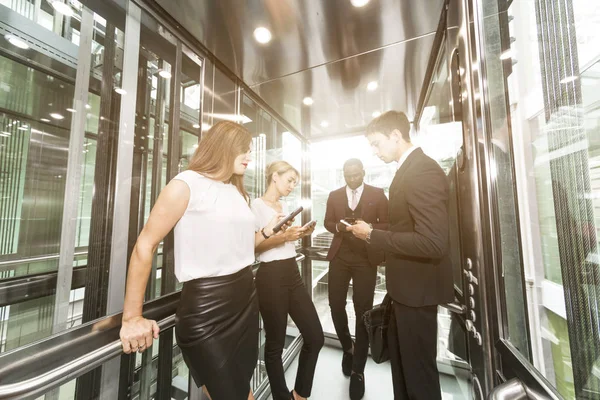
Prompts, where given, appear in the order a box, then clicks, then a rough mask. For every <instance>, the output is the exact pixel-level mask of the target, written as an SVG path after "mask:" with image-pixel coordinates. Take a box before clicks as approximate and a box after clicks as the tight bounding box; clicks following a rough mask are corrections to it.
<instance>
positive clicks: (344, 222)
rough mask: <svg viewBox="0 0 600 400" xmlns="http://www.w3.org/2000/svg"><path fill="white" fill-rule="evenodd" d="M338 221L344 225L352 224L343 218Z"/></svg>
mask: <svg viewBox="0 0 600 400" xmlns="http://www.w3.org/2000/svg"><path fill="white" fill-rule="evenodd" d="M340 222H341V223H342V224H344V225H346V226H352V224H350V223H349V222H348V221H346V220H345V219H340Z"/></svg>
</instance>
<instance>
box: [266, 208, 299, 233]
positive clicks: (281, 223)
mask: <svg viewBox="0 0 600 400" xmlns="http://www.w3.org/2000/svg"><path fill="white" fill-rule="evenodd" d="M302 210H304V207H302V206H300V207H298V208H296V209H295V210H294V211H292V212H291V213H289V214H288V215H287V216H286V217H285V218H283V219H282V220H281V221H279V222H278V223H277V225H275V226H274V227H273V233H277V232H279V231H280V230H281V228H282V227H283V226H284V225H285V224H287V223H288V222H290V221H291V220H293V219H294V217H295V216H296V215H298V214H300V213H301V212H302Z"/></svg>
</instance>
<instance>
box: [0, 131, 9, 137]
mask: <svg viewBox="0 0 600 400" xmlns="http://www.w3.org/2000/svg"><path fill="white" fill-rule="evenodd" d="M0 135H2V136H12V133H10V132H2V133H0Z"/></svg>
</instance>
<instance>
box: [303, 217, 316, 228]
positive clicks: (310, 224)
mask: <svg viewBox="0 0 600 400" xmlns="http://www.w3.org/2000/svg"><path fill="white" fill-rule="evenodd" d="M315 225H317V221H316V220H314V219H313V220H312V221H308V222H307V223H306V224H305V225H304V226H303V227H302V229H311V228H313V227H314V226H315Z"/></svg>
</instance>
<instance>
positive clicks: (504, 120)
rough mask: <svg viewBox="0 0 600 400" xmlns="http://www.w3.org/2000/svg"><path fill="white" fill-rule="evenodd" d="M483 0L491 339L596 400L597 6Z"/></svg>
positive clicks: (583, 1)
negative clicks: (498, 310)
mask: <svg viewBox="0 0 600 400" xmlns="http://www.w3.org/2000/svg"><path fill="white" fill-rule="evenodd" d="M482 3H483V15H482V17H483V18H482V30H483V36H485V38H486V40H485V43H484V49H483V50H484V52H485V62H486V64H485V66H486V68H485V70H484V71H482V72H483V73H484V76H486V77H487V84H488V88H487V93H486V96H487V97H486V98H485V106H486V108H487V110H488V117H489V120H490V121H489V124H488V126H487V130H488V132H487V135H488V143H487V146H488V151H489V152H490V153H491V155H492V156H493V157H492V165H493V167H494V170H493V171H492V174H491V176H490V177H489V179H490V180H491V182H492V183H493V184H494V185H495V187H496V191H495V196H496V198H495V199H494V200H495V202H496V203H497V213H498V219H497V221H498V230H499V237H500V242H499V246H500V248H499V249H498V253H499V256H500V257H499V258H500V260H499V276H498V281H499V283H500V285H501V288H502V289H503V291H504V293H503V298H502V300H501V301H502V302H503V303H505V304H506V307H505V309H504V310H503V315H502V321H501V322H502V323H501V328H502V331H501V337H502V338H503V339H504V340H505V341H506V343H507V346H510V348H511V349H513V351H514V352H518V353H520V354H522V356H523V357H525V358H526V359H528V360H529V362H530V364H531V366H532V367H533V368H535V370H536V371H537V373H539V375H541V376H542V377H543V378H544V379H545V380H546V381H547V382H548V383H549V384H550V385H551V386H553V387H555V388H556V390H557V391H558V392H559V393H560V395H562V396H563V397H564V398H578V399H579V398H581V399H590V398H598V396H600V379H599V376H598V374H597V370H598V368H599V366H600V363H599V362H600V361H599V360H600V339H599V338H600V336H599V335H598V323H599V320H600V318H599V315H598V310H599V307H598V305H599V303H600V294H599V287H600V279H599V274H598V270H599V258H598V228H599V226H600V220H598V215H599V204H600V203H599V202H598V198H599V196H598V187H599V186H598V177H599V176H600V175H598V166H599V165H600V161H599V160H600V158H599V154H600V153H599V152H600V145H599V143H600V141H599V138H600V130H599V123H598V121H600V119H599V113H598V110H599V107H598V104H599V100H600V98H599V97H598V93H599V91H598V88H600V85H599V82H600V74H599V73H598V71H599V70H600V69H599V67H598V65H599V64H598V63H599V61H598V60H599V59H600V51H599V50H598V46H597V43H598V41H599V40H600V4H599V3H598V2H597V1H590V0H549V1H542V0H528V1H514V2H508V3H507V2H504V1H497V0H485V1H483V2H482ZM511 225H512V227H511ZM519 254H522V257H519Z"/></svg>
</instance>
